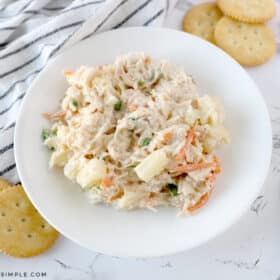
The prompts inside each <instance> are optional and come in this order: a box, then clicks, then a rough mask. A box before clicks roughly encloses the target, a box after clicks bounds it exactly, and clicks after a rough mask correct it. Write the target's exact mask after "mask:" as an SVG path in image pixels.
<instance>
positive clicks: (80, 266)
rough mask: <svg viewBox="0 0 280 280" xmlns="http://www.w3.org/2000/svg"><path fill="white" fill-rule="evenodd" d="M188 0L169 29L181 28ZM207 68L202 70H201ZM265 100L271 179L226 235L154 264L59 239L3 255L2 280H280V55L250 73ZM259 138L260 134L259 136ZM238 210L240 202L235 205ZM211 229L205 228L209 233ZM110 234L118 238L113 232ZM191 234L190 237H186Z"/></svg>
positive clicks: (168, 20) (153, 262)
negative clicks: (30, 252) (29, 252)
mask: <svg viewBox="0 0 280 280" xmlns="http://www.w3.org/2000/svg"><path fill="white" fill-rule="evenodd" d="M183 2H184V1H179V4H178V5H177V8H176V9H175V10H174V12H173V14H172V15H171V17H170V18H168V19H167V22H166V26H168V27H172V28H176V29H180V25H181V19H182V16H183V14H184V9H185V8H186V6H187V5H184V3H183ZM201 67H203V65H202V66H201ZM248 73H249V74H250V75H251V76H252V78H253V79H254V80H255V82H256V83H257V85H258V86H259V88H260V90H261V91H262V93H263V96H264V98H265V100H266V103H267V106H268V109H269V112H270V116H271V119H272V126H273V135H274V136H273V141H274V149H273V156H272V163H271V168H270V172H269V175H268V177H267V180H266V183H265V186H264V188H263V191H262V193H261V194H260V196H259V197H258V198H257V200H256V201H255V203H254V204H253V205H252V207H251V210H249V211H248V212H247V214H246V215H244V216H243V218H242V219H241V220H240V221H239V222H238V223H237V224H235V225H234V226H233V227H232V228H230V229H229V230H228V231H227V232H226V233H224V234H223V235H221V236H219V237H218V238H216V239H215V240H212V241H210V242H209V243H207V244H206V245H203V246H201V247H199V248H196V249H193V250H191V251H188V252H186V253H182V254H179V255H176V256H169V257H163V258H155V259H125V258H121V259H120V258H113V257H109V256H105V255H100V254H97V253H94V252H90V251H88V250H86V249H83V248H81V247H79V246H78V245H76V244H74V243H72V242H71V241H69V240H67V239H65V238H63V237H60V239H59V240H58V242H57V243H56V244H55V246H54V247H53V248H52V249H51V250H49V251H48V252H47V253H45V254H43V255H41V256H38V257H34V258H31V259H13V258H9V257H6V256H2V255H0V279H13V280H14V279H52V280H56V279H57V280H66V279H67V280H72V279H73V280H89V279H102V280H103V279H104V280H107V279H110V280H111V279H122V280H128V279H129V280H130V279H133V280H138V279H139V280H140V279H141V280H142V279H162V280H165V279H176V280H177V279H178V280H180V279H192V280H196V279H228V280H231V279H246V280H250V279H254V280H258V279H265V280H270V279H272V280H280V218H279V213H280V186H279V185H280V165H279V163H280V78H279V77H280V53H279V46H278V53H277V55H275V56H274V58H273V59H272V60H271V61H270V62H268V63H267V64H265V65H262V66H259V67H255V68H250V69H248ZM260 133H261V131H260ZM236 205H238V201H236ZM205 230H207V228H205ZM112 234H114V233H113V232H112ZM186 234H187V233H186ZM2 272H21V273H22V274H23V272H27V273H29V272H46V273H47V276H46V277H41V278H30V277H26V278H23V277H5V276H1V273H2Z"/></svg>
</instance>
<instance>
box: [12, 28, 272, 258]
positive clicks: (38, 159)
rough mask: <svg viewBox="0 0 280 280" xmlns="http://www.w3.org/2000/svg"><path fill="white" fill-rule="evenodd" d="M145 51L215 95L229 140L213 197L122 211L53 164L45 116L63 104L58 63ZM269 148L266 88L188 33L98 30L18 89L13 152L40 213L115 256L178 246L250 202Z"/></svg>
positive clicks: (231, 218) (215, 230)
mask: <svg viewBox="0 0 280 280" xmlns="http://www.w3.org/2000/svg"><path fill="white" fill-rule="evenodd" d="M131 51H144V52H145V53H147V54H149V55H151V56H153V57H156V58H164V59H167V60H169V61H171V62H173V63H177V64H180V65H183V66H184V68H185V70H186V72H187V73H189V74H191V75H192V76H193V77H194V79H195V81H196V82H197V84H198V87H199V89H200V92H201V93H202V94H205V93H208V94H210V95H217V96H219V97H221V99H222V101H223V104H224V107H225V112H226V118H227V120H226V126H227V127H228V129H229V131H230V134H231V143H230V144H229V145H228V146H227V147H225V148H224V149H222V150H221V151H220V155H221V159H222V167H223V173H222V175H221V176H220V177H219V178H218V183H217V187H216V189H215V191H214V193H213V196H212V197H211V199H210V201H209V203H208V204H207V205H206V206H205V207H203V208H202V209H201V210H200V211H198V212H197V213H196V214H195V215H193V216H190V217H186V218H179V217H176V210H174V209H170V208H161V209H160V210H159V211H158V212H157V213H153V212H149V211H148V210H137V211H131V212H125V211H118V210H115V209H113V208H110V207H105V206H94V205H91V204H89V203H88V201H87V200H86V198H85V196H84V194H83V193H82V192H81V191H80V188H79V187H78V186H76V185H74V184H72V183H70V182H69V181H68V180H67V179H66V178H64V176H63V175H62V171H61V170H49V169H48V160H49V152H48V151H47V149H46V148H45V147H44V146H43V145H42V142H41V138H40V135H41V130H42V128H44V127H48V126H49V123H48V122H47V121H46V120H44V119H43V118H42V116H41V114H42V113H43V112H54V111H56V110H57V109H58V107H59V101H60V100H61V98H62V96H63V94H64V90H65V89H66V86H67V84H66V82H65V79H64V77H63V76H62V74H61V73H62V70H63V69H76V68H77V67H79V66H80V65H82V64H87V65H99V64H104V63H111V62H113V61H114V59H115V57H116V56H117V55H119V54H123V53H127V52H131ZM270 156H271V127H270V121H269V116H268V113H267V109H266V106H265V104H264V101H263V98H262V96H261V94H260V92H259V90H258V89H257V87H256V85H255V84H254V82H253V81H252V80H251V79H250V78H249V76H248V75H247V73H246V72H245V71H244V70H243V69H242V68H241V67H240V66H239V65H238V64H237V63H236V62H235V61H233V59H231V58H230V57H229V56H228V55H226V54H225V53H224V52H223V51H221V50H220V49H218V48H216V47H215V46H213V45H211V44H209V43H207V42H205V41H203V40H201V39H199V38H197V37H194V36H191V35H188V34H185V33H182V32H178V31H174V30H168V29H156V28H128V29H120V30H115V31H110V32H106V33H103V34H99V35H97V36H94V37H93V38H91V39H89V40H86V41H84V42H81V43H79V44H77V45H76V46H74V47H72V48H71V49H69V50H67V51H65V52H64V53H62V54H61V55H59V56H58V57H56V58H55V59H54V60H53V61H52V62H51V63H50V64H49V65H48V67H47V68H45V69H44V71H43V72H42V73H41V74H40V75H39V76H38V78H37V79H36V81H34V83H33V84H32V86H31V87H30V89H29V91H28V93H27V95H26V97H25V98H24V101H23V104H22V108H21V112H20V114H19V117H18V121H17V125H16V133H15V157H16V163H17V168H18V172H19V175H20V178H21V181H22V183H23V186H24V188H25V190H26V192H27V194H28V196H29V197H30V199H31V200H32V202H33V203H34V205H35V206H36V207H37V208H38V210H39V211H40V213H41V214H42V215H43V216H44V217H45V218H46V219H47V220H48V221H49V222H50V223H51V224H52V225H53V226H54V227H56V228H57V229H58V230H59V231H60V232H61V233H62V234H64V235H65V236H67V237H68V238H70V239H72V240H73V241H75V242H77V243H79V244H81V245H82V246H84V247H87V248H89V249H92V250H94V251H99V252H102V253H105V254H109V255H115V256H138V257H148V256H161V255H167V254H173V253H177V252H180V251H184V250H187V249H190V248H193V247H195V246H198V245H200V244H202V243H203V242H205V241H207V240H209V239H211V238H213V237H215V236H217V235H218V234H219V233H221V232H223V231H224V230H225V229H227V228H228V227H229V226H230V225H232V224H233V223H234V222H236V221H237V219H238V218H239V217H240V216H241V215H242V214H243V213H244V212H245V211H246V210H247V208H248V206H249V205H250V203H251V202H252V201H253V199H254V198H255V197H256V196H257V194H258V192H259V191H260V188H261V186H262V184H263V182H264V179H265V175H266V173H267V170H268V167H269V163H270Z"/></svg>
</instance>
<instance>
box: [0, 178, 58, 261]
mask: <svg viewBox="0 0 280 280" xmlns="http://www.w3.org/2000/svg"><path fill="white" fill-rule="evenodd" d="M57 237H58V232H57V231H56V230H55V229H54V228H52V227H51V226H50V225H49V224H48V223H47V222H46V221H45V220H44V219H43V218H42V217H41V216H40V214H39V213H38V211H37V210H36V209H35V208H34V207H33V205H32V204H31V202H30V201H29V199H28V197H27V196H26V194H25V192H24V190H23V188H22V186H20V185H16V186H13V185H11V184H10V183H9V182H7V181H6V180H4V179H1V178H0V251H1V252H2V253H4V254H6V255H9V256H13V257H31V256H34V255H38V254H40V253H42V252H44V251H46V250H47V249H48V248H50V247H51V245H53V244H54V242H55V241H56V239H57Z"/></svg>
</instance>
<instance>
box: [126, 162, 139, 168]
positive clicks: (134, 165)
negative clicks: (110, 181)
mask: <svg viewBox="0 0 280 280" xmlns="http://www.w3.org/2000/svg"><path fill="white" fill-rule="evenodd" d="M137 165H138V163H132V164H130V165H128V166H127V168H134V167H136V166H137Z"/></svg>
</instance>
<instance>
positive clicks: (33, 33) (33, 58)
mask: <svg viewBox="0 0 280 280" xmlns="http://www.w3.org/2000/svg"><path fill="white" fill-rule="evenodd" d="M175 2H176V0H57V1H56V0H18V1H15V0H8V1H7V0H4V1H3V0H2V1H1V0H0V5H1V4H2V6H0V177H5V178H7V179H8V180H10V181H12V182H14V183H16V182H18V180H19V178H18V175H17V171H16V165H15V161H14V154H13V134H14V128H15V122H16V118H17V113H18V110H19V108H20V104H21V101H22V99H23V97H24V95H25V93H26V91H27V89H28V87H29V85H30V83H31V82H32V80H33V79H34V78H35V77H36V75H37V74H38V73H39V72H40V71H41V70H42V69H43V68H44V67H45V65H46V64H47V62H48V60H49V59H50V58H51V57H53V56H54V55H56V54H57V53H58V52H59V51H63V49H64V48H65V47H68V46H70V45H72V44H75V43H77V42H78V41H80V40H83V39H86V38H88V37H90V36H92V35H94V34H95V33H97V32H102V31H105V30H108V29H114V28H121V27H123V26H137V25H138V26H139V25H144V26H155V25H156V26H160V25H161V24H162V23H163V20H164V18H165V16H166V14H167V13H168V12H170V10H171V9H172V8H173V7H174V5H175Z"/></svg>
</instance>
